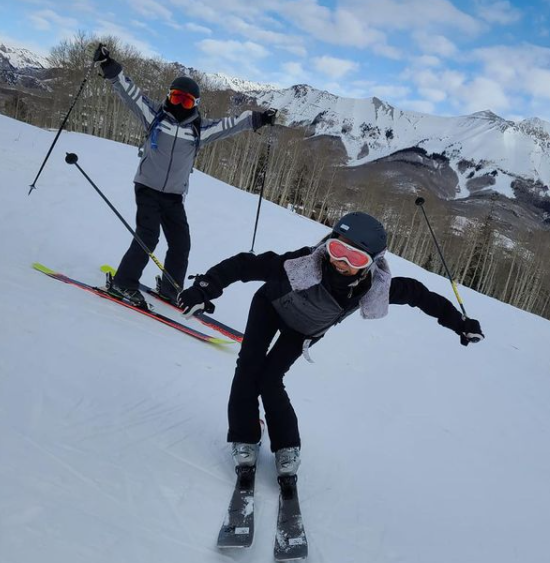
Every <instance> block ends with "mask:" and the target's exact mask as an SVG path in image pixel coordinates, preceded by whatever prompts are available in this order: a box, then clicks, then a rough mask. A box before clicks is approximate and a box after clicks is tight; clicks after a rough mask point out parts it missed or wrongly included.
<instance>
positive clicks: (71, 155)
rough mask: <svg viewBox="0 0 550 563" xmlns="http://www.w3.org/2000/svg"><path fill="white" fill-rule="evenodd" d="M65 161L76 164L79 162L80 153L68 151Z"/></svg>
mask: <svg viewBox="0 0 550 563" xmlns="http://www.w3.org/2000/svg"><path fill="white" fill-rule="evenodd" d="M65 162H66V163H67V164H76V163H77V162H78V155H77V154H75V153H74V152H68V153H67V156H65Z"/></svg>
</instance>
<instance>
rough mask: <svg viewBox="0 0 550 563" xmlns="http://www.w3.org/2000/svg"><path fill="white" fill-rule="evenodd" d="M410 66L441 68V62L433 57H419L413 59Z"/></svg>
mask: <svg viewBox="0 0 550 563" xmlns="http://www.w3.org/2000/svg"><path fill="white" fill-rule="evenodd" d="M411 62H412V64H413V65H415V66H418V67H432V68H435V67H438V66H441V60H440V59H439V58H438V57H436V56H434V55H421V56H420V57H414V58H413V59H412V61H411Z"/></svg>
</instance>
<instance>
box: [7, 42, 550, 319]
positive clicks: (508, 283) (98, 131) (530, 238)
mask: <svg viewBox="0 0 550 563" xmlns="http://www.w3.org/2000/svg"><path fill="white" fill-rule="evenodd" d="M99 40H101V42H102V43H104V44H106V45H108V47H109V49H110V51H111V55H112V56H113V57H114V58H115V59H116V60H118V61H119V62H120V63H121V64H122V65H123V68H124V72H125V74H127V75H128V76H130V77H131V78H132V79H133V80H134V82H135V83H136V84H137V85H139V86H140V88H141V89H142V91H143V93H144V94H145V95H147V96H148V97H150V98H151V99H154V100H162V99H164V97H165V96H166V93H167V89H168V85H169V84H170V82H171V81H172V79H173V78H174V77H175V76H177V75H180V74H184V73H188V74H191V76H193V78H195V79H196V80H197V82H199V84H200V85H201V103H200V109H201V113H202V115H203V116H205V117H209V118H217V117H222V116H226V115H236V114H239V113H241V112H242V111H244V110H247V109H261V108H257V107H255V105H254V103H253V101H252V99H251V98H249V97H247V96H244V95H241V94H236V93H235V92H232V91H228V90H226V91H223V90H216V89H210V88H209V87H208V83H207V82H206V81H205V80H204V75H202V73H200V72H198V71H196V70H194V69H190V68H187V67H184V66H183V65H181V64H178V63H168V62H166V61H163V60H161V59H150V58H145V57H143V56H141V55H140V53H139V52H138V51H137V50H136V49H135V48H133V47H131V46H129V45H125V44H123V43H122V42H120V41H119V40H118V39H116V38H114V37H102V38H97V37H89V36H86V35H85V34H78V35H77V36H76V37H74V38H73V39H71V40H65V41H63V42H61V43H60V44H59V45H57V46H56V47H55V48H53V49H52V51H51V55H50V58H49V62H50V65H51V69H50V71H49V72H48V80H47V86H48V91H45V90H42V91H40V92H39V93H37V92H33V91H32V90H29V89H24V88H23V89H21V91H20V92H17V95H16V96H14V97H12V98H11V99H10V101H9V102H8V103H6V104H5V105H4V112H5V113H6V114H7V115H9V116H11V117H14V118H16V119H19V120H21V121H25V122H28V123H31V124H33V125H36V126H38V127H42V128H46V129H51V130H57V129H58V128H59V126H60V124H61V122H62V121H63V119H64V117H65V116H66V114H67V111H68V109H69V108H70V107H71V106H72V104H73V103H74V97H75V95H76V94H77V92H78V91H79V88H80V87H81V85H82V84H83V79H84V77H85V75H86V72H87V70H90V72H89V74H88V75H87V79H86V80H85V83H84V88H83V89H82V93H81V95H80V96H79V97H78V99H77V100H76V102H75V103H74V108H73V110H72V112H71V115H70V119H69V120H68V122H67V125H66V129H67V130H69V131H75V132H80V133H86V134H90V135H95V136H98V137H103V138H106V139H111V140H115V141H119V142H122V143H126V144H130V145H135V146H136V147H139V145H141V144H142V142H143V141H144V131H143V129H142V126H141V124H140V123H139V122H138V120H137V119H135V118H134V117H133V116H132V115H131V114H130V113H129V112H128V110H127V109H126V108H125V107H124V106H123V104H122V102H121V100H119V99H118V97H117V96H115V95H114V94H113V91H112V88H111V85H110V84H109V83H108V82H107V81H105V80H104V79H103V78H102V77H101V75H100V74H99V71H98V69H96V68H90V65H91V56H92V53H93V51H94V49H95V47H96V46H97V43H98V41H99ZM283 114H284V110H283ZM136 150H137V148H136ZM345 163H346V155H345V154H343V152H342V149H341V145H340V144H339V143H338V142H335V140H334V139H331V138H328V137H312V136H311V131H310V130H308V128H307V127H305V128H290V127H285V126H279V125H277V126H274V127H266V128H263V129H261V130H260V131H259V132H258V133H252V132H250V133H246V134H242V135H238V136H236V137H234V138H231V139H227V140H224V141H221V142H218V143H214V144H212V145H208V146H207V147H205V148H204V149H203V150H202V151H200V153H199V155H198V157H197V160H196V163H195V164H196V168H197V169H199V170H201V171H203V172H205V173H207V174H209V175H211V176H214V177H216V178H218V179H220V180H222V181H224V182H227V183H229V184H231V185H233V186H236V187H238V188H240V189H242V190H245V191H248V192H251V193H256V194H259V193H260V192H261V193H262V196H263V197H264V198H266V199H268V200H270V201H273V202H275V203H277V204H278V205H281V206H283V207H286V208H290V209H292V210H293V211H295V212H296V213H300V214H302V215H304V216H306V217H308V218H312V219H315V220H317V221H320V222H323V223H324V224H327V225H331V224H332V223H333V222H334V220H335V219H336V218H337V217H339V216H340V215H341V214H342V213H344V212H347V211H349V210H362V211H366V212H368V213H371V214H372V215H374V216H376V217H378V218H379V219H381V220H382V221H383V222H384V224H385V226H386V228H387V230H388V233H389V250H390V251H391V252H393V253H395V254H397V255H399V256H402V257H403V258H405V259H407V260H410V261H412V262H414V263H416V264H419V265H420V266H422V267H424V268H426V269H428V270H430V271H433V272H436V273H438V274H441V275H446V271H445V269H444V267H443V264H442V262H441V260H440V258H439V255H438V253H437V251H436V248H435V246H434V242H433V238H432V236H431V234H430V232H429V230H428V227H427V224H426V221H425V220H424V217H423V216H422V213H421V210H420V208H419V207H418V206H416V205H415V204H414V202H415V198H416V196H419V195H424V196H426V198H428V197H430V194H427V193H423V192H422V187H421V186H419V188H418V190H417V191H416V193H403V191H400V190H397V189H395V187H394V186H392V185H391V179H384V180H381V179H380V178H376V179H373V180H369V181H363V182H361V183H350V182H349V180H346V179H344V176H345V175H344V173H343V171H344V168H345ZM131 181H132V178H131V177H129V178H128V182H131ZM429 201H430V204H429V210H428V213H429V217H430V222H431V224H432V226H433V228H434V231H435V233H436V235H437V237H438V241H439V244H440V246H441V249H442V251H443V254H444V256H445V259H446V261H447V264H448V266H449V269H450V271H451V272H452V275H453V277H454V279H455V280H456V281H457V282H458V283H460V284H464V285H466V286H468V287H471V288H473V289H475V290H477V291H479V292H481V293H484V294H486V295H489V296H492V297H495V298H496V299H499V300H501V301H504V302H506V303H509V304H511V305H514V306H516V307H519V308H521V309H524V310H526V311H530V312H533V313H535V314H537V315H541V316H543V317H545V318H550V244H549V243H550V233H549V232H548V231H547V230H544V229H542V228H541V229H540V230H529V231H525V232H518V233H517V234H516V238H515V240H513V241H511V240H510V239H509V238H508V237H507V236H504V234H503V233H502V232H501V230H500V229H499V225H498V222H497V221H496V220H495V219H496V210H497V208H498V205H499V198H498V197H497V196H496V195H495V197H494V198H492V199H491V200H489V201H487V205H486V212H485V213H484V214H483V216H481V217H479V216H477V217H459V216H457V215H456V214H455V213H454V212H453V209H452V206H451V205H449V202H447V201H445V200H439V199H436V198H434V197H433V196H432V197H430V200H429Z"/></svg>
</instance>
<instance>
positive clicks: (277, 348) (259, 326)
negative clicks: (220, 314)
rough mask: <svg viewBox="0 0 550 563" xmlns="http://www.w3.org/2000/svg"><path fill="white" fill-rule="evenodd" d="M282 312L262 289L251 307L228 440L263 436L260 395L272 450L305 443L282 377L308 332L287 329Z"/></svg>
mask: <svg viewBox="0 0 550 563" xmlns="http://www.w3.org/2000/svg"><path fill="white" fill-rule="evenodd" d="M280 328H282V323H281V320H280V317H279V315H278V314H277V312H276V311H275V309H274V308H273V305H272V304H271V302H270V301H269V300H268V298H267V297H266V295H265V294H264V292H263V290H262V288H260V289H259V290H258V291H257V292H256V294H255V295H254V298H253V299H252V304H251V306H250V312H249V314H248V321H247V324H246V329H245V333H244V338H243V342H242V346H241V351H240V353H239V358H238V359H237V368H236V370H235V376H234V377H233V383H232V386H231V395H230V397H229V407H228V415H229V432H228V435H227V440H228V441H229V442H245V443H248V444H253V443H255V442H258V441H259V440H260V425H259V422H258V421H259V417H260V413H259V401H258V398H259V397H261V399H262V404H263V406H264V410H265V417H266V423H267V429H268V433H269V439H270V441H271V450H272V451H273V452H275V451H277V450H278V449H280V448H287V447H293V446H300V433H299V430H298V419H297V417H296V413H295V412H294V409H293V407H292V405H291V404H290V399H289V397H288V394H287V392H286V389H285V386H284V383H283V377H284V375H285V374H286V372H287V371H288V370H289V368H290V366H291V365H292V364H293V363H294V362H295V361H296V360H297V359H298V358H299V357H300V355H301V353H302V345H303V343H304V336H302V335H300V334H298V333H295V332H288V329H287V331H285V330H284V329H283V332H281V334H280V335H279V337H278V338H277V340H276V341H275V343H274V344H273V346H272V347H271V349H269V346H270V344H271V342H272V340H273V338H274V336H275V334H276V332H277V330H279V329H280Z"/></svg>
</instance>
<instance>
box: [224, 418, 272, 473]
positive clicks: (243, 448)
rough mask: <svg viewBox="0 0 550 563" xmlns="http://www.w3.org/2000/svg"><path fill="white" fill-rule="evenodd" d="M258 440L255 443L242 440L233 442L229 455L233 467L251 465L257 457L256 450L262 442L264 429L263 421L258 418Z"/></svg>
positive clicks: (254, 463) (253, 464)
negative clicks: (231, 458) (231, 457)
mask: <svg viewBox="0 0 550 563" xmlns="http://www.w3.org/2000/svg"><path fill="white" fill-rule="evenodd" d="M259 423H260V440H259V442H256V443H255V444H247V443H244V442H233V444H232V448H231V455H232V456H233V461H234V462H235V467H253V466H255V465H256V461H257V459H258V452H259V450H260V445H261V443H262V437H263V435H264V430H265V422H264V421H263V420H262V419H260V421H259Z"/></svg>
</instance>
